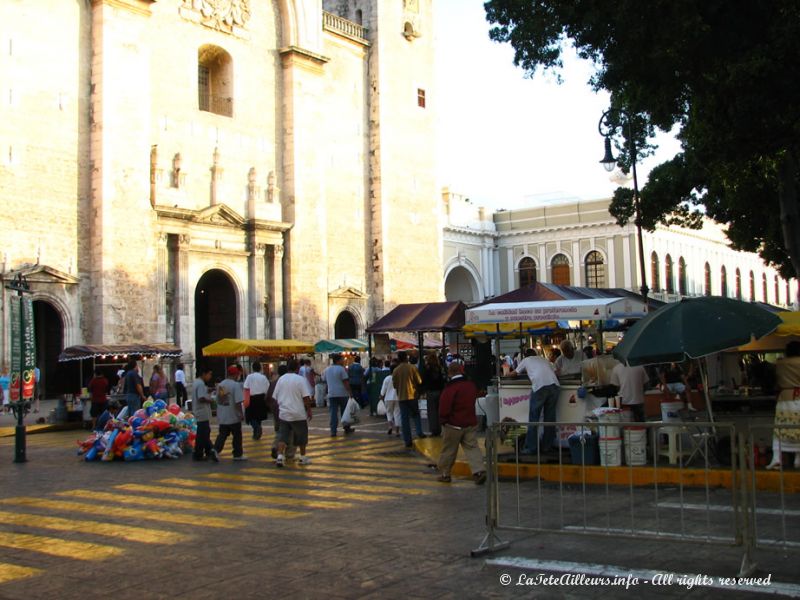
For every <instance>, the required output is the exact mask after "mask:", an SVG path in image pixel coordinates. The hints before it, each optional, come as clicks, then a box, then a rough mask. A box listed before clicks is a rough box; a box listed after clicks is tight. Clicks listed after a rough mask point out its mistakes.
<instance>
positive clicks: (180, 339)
mask: <svg viewBox="0 0 800 600" xmlns="http://www.w3.org/2000/svg"><path fill="white" fill-rule="evenodd" d="M190 242H191V239H190V238H189V236H188V235H185V234H183V235H179V236H178V265H177V289H176V291H175V344H176V345H177V346H180V347H181V348H183V351H184V353H187V354H188V353H192V352H193V351H194V339H193V336H192V331H193V329H194V325H193V323H192V318H191V314H190V312H189V311H190V305H189V297H190V294H191V293H192V290H191V282H190V281H189V244H190Z"/></svg>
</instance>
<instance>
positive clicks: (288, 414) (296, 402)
mask: <svg viewBox="0 0 800 600" xmlns="http://www.w3.org/2000/svg"><path fill="white" fill-rule="evenodd" d="M286 367H287V370H288V372H287V373H286V374H285V375H281V377H280V379H278V382H277V383H276V384H275V390H274V391H273V392H272V395H273V397H274V398H275V400H276V401H277V403H278V413H279V415H280V421H279V424H278V457H277V458H276V459H275V466H276V467H282V466H283V465H284V462H285V460H286V459H285V456H284V453H285V452H286V446H287V444H289V443H290V441H291V438H292V437H293V438H294V444H295V445H296V446H297V447H298V448H299V449H300V454H299V456H298V457H297V462H298V463H300V464H301V465H307V464H310V463H311V461H310V460H309V459H308V457H307V456H306V445H307V444H308V422H309V421H310V420H311V395H310V393H309V390H308V382H307V381H306V379H305V378H304V377H301V376H300V375H298V374H297V370H298V367H299V364H298V362H297V360H294V359H292V360H290V361H289V362H288V364H287V365H286Z"/></svg>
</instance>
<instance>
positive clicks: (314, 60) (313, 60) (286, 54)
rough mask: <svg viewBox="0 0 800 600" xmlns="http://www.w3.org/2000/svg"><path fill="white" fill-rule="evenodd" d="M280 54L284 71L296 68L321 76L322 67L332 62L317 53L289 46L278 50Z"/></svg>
mask: <svg viewBox="0 0 800 600" xmlns="http://www.w3.org/2000/svg"><path fill="white" fill-rule="evenodd" d="M278 54H280V55H281V62H282V64H283V68H284V69H288V68H289V67H294V66H296V67H299V68H301V69H306V70H307V71H311V72H312V73H317V74H321V73H322V66H323V65H324V64H325V63H326V62H328V61H330V58H328V57H327V56H323V55H322V54H317V53H316V52H311V51H310V50H305V49H303V48H300V47H298V46H287V47H286V48H281V49H280V50H278Z"/></svg>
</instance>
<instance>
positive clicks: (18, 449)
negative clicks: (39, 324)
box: [6, 273, 31, 463]
mask: <svg viewBox="0 0 800 600" xmlns="http://www.w3.org/2000/svg"><path fill="white" fill-rule="evenodd" d="M6 287H7V288H8V289H9V290H12V291H15V292H17V295H18V296H19V300H18V302H19V357H18V364H17V367H18V370H17V371H16V374H17V380H16V381H14V378H13V377H12V379H11V382H10V383H9V388H10V389H9V392H12V390H13V386H14V385H16V386H17V389H16V392H17V394H18V396H17V400H16V401H14V402H11V410H13V411H14V416H15V417H16V418H17V426H16V428H15V429H14V462H16V463H23V462H26V461H27V460H28V459H27V457H26V453H25V435H26V431H25V415H26V414H27V413H28V411H29V410H30V407H31V404H30V402H28V401H27V400H26V399H25V394H24V380H25V350H24V348H25V306H24V305H23V301H22V298H23V296H24V295H25V294H26V293H27V294H29V293H30V291H31V288H30V286H29V285H28V281H27V280H26V279H25V277H24V276H23V275H22V273H18V274H17V276H16V278H14V280H13V281H11V282H10V283H9V284H8V285H7V286H6ZM12 314H14V313H13V311H12ZM15 325H16V324H14V323H12V327H14V326H15ZM13 341H14V340H12V343H13ZM12 362H13V361H12ZM13 369H14V365H13V364H12V374H13ZM28 375H29V376H30V375H31V374H28Z"/></svg>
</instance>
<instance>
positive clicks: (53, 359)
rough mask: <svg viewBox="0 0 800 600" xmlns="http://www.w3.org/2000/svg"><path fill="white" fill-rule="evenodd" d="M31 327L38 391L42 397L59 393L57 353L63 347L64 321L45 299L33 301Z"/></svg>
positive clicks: (59, 352)
mask: <svg viewBox="0 0 800 600" xmlns="http://www.w3.org/2000/svg"><path fill="white" fill-rule="evenodd" d="M33 328H34V333H35V335H36V366H37V367H39V393H40V394H41V395H42V397H43V398H46V397H47V396H52V395H55V394H58V393H60V392H61V391H62V390H61V389H60V385H59V383H58V376H57V372H58V369H59V363H58V355H59V354H61V351H62V350H63V349H64V321H63V319H62V318H61V315H60V314H59V313H58V311H57V310H56V309H55V307H54V306H53V305H52V304H50V303H49V302H47V301H46V300H34V301H33Z"/></svg>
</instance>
